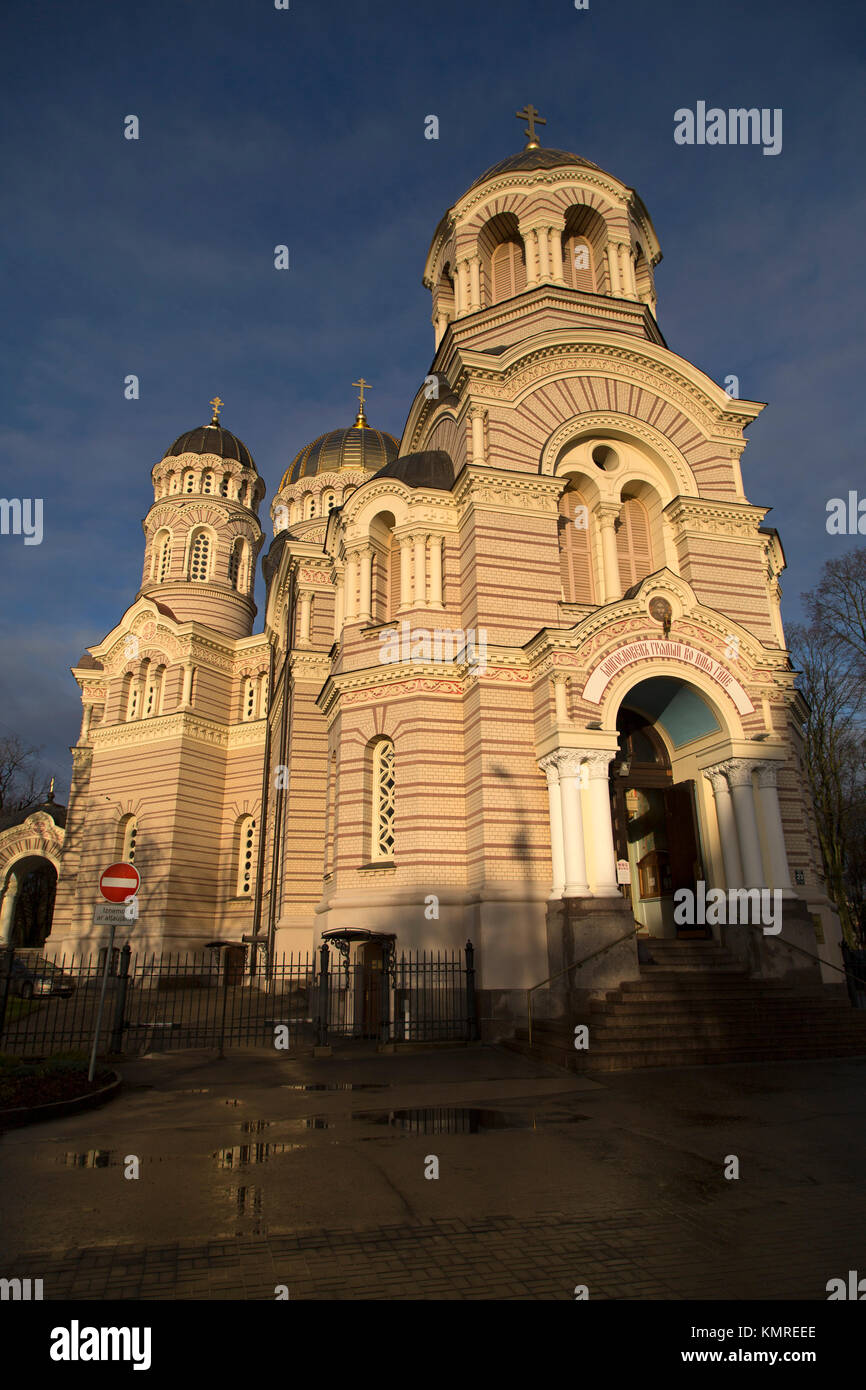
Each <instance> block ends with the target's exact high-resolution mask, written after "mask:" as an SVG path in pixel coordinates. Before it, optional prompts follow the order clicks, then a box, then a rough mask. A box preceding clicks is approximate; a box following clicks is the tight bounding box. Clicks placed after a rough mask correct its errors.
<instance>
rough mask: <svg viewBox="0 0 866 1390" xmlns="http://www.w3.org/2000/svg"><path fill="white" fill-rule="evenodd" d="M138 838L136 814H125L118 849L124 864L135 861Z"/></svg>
mask: <svg viewBox="0 0 866 1390" xmlns="http://www.w3.org/2000/svg"><path fill="white" fill-rule="evenodd" d="M137 839H138V821H137V820H136V818H135V816H124V817H123V818H122V820H121V822H120V826H119V834H118V836H117V851H116V853H117V854H119V856H120V858H121V859H122V861H123V862H124V864H134V863H135V842H136V840H137Z"/></svg>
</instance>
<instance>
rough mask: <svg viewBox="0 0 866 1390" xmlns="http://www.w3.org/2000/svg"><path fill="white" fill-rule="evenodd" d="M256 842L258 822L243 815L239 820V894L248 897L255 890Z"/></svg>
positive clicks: (240, 896)
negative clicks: (254, 858) (254, 859)
mask: <svg viewBox="0 0 866 1390" xmlns="http://www.w3.org/2000/svg"><path fill="white" fill-rule="evenodd" d="M255 843H256V823H255V821H254V819H253V817H252V816H241V818H240V820H239V821H238V880H237V895H238V897H239V898H248V897H250V895H251V894H252V891H253V882H254V877H255V870H254V869H253V851H254V849H255Z"/></svg>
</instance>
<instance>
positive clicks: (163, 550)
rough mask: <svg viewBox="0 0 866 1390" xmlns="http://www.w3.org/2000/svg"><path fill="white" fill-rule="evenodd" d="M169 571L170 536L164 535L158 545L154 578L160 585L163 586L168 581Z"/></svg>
mask: <svg viewBox="0 0 866 1390" xmlns="http://www.w3.org/2000/svg"><path fill="white" fill-rule="evenodd" d="M170 569H171V536H169V535H165V536H163V538H162V540H161V541H160V545H159V559H158V561H157V569H156V577H157V579H158V580H159V583H160V584H164V583H165V581H166V579H168V574H169V570H170Z"/></svg>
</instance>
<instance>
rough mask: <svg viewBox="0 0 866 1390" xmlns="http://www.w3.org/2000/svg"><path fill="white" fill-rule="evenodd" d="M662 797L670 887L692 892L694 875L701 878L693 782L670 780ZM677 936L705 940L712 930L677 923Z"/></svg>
mask: <svg viewBox="0 0 866 1390" xmlns="http://www.w3.org/2000/svg"><path fill="white" fill-rule="evenodd" d="M664 800H665V824H666V826H667V842H668V859H669V863H670V873H671V890H672V892H674V893H675V892H676V890H677V889H678V888H688V889H689V891H690V892H691V893H694V892H695V889H696V884H697V881H698V879H699V878H703V869H702V867H701V855H700V850H699V849H698V835H697V817H696V815H695V784H694V782H691V781H689V782H674V784H673V785H672V786H670V787H667V788H666V790H665V793H664ZM677 936H681V937H690V938H697V939H699V940H703V941H706V940H707V938H708V937H710V936H712V932H711V931H710V929H709V927H706V926H703V927H698V926H691V927H689V926H677Z"/></svg>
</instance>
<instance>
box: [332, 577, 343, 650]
mask: <svg viewBox="0 0 866 1390" xmlns="http://www.w3.org/2000/svg"><path fill="white" fill-rule="evenodd" d="M343 584H344V578H343V575H342V574H339V575H337V583H336V586H335V589H334V641H335V642H339V640H340V634H341V633H342V631H343V602H344V589H343Z"/></svg>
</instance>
